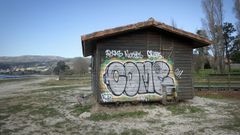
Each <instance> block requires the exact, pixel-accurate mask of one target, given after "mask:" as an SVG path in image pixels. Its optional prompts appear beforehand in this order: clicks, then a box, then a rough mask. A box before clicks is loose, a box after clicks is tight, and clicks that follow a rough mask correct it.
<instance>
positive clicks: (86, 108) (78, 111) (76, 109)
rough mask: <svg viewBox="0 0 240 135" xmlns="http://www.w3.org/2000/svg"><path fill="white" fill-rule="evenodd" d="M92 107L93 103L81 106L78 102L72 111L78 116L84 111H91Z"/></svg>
mask: <svg viewBox="0 0 240 135" xmlns="http://www.w3.org/2000/svg"><path fill="white" fill-rule="evenodd" d="M91 108H92V105H85V106H80V105H79V104H76V105H75V106H74V110H73V111H72V113H73V114H74V115H75V116H78V115H80V114H82V113H84V112H90V110H91Z"/></svg>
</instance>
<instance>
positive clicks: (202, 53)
mask: <svg viewBox="0 0 240 135" xmlns="http://www.w3.org/2000/svg"><path fill="white" fill-rule="evenodd" d="M197 34H198V35H199V36H201V37H204V38H207V33H206V31H205V30H198V31H197ZM208 50H209V47H208V46H206V47H201V48H197V49H196V51H197V54H198V57H199V60H200V62H199V64H200V65H199V66H200V68H201V69H204V65H205V64H206V63H207V61H208V55H209V53H208Z"/></svg>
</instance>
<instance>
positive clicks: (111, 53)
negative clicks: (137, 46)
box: [105, 50, 143, 59]
mask: <svg viewBox="0 0 240 135" xmlns="http://www.w3.org/2000/svg"><path fill="white" fill-rule="evenodd" d="M105 54H106V57H107V58H112V57H117V58H122V57H124V58H129V59H141V58H143V55H142V52H141V51H132V52H130V51H128V50H126V51H121V50H106V51H105Z"/></svg>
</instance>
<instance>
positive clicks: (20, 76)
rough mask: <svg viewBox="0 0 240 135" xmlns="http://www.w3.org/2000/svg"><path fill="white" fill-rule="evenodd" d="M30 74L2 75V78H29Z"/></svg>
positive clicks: (0, 76) (0, 77)
mask: <svg viewBox="0 0 240 135" xmlns="http://www.w3.org/2000/svg"><path fill="white" fill-rule="evenodd" d="M29 77H30V76H26V75H0V79H11V78H13V79H14V78H29Z"/></svg>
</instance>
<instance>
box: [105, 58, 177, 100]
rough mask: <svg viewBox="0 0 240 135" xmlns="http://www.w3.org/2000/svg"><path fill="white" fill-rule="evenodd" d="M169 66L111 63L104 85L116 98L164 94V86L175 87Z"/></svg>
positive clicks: (161, 64) (153, 63)
mask: <svg viewBox="0 0 240 135" xmlns="http://www.w3.org/2000/svg"><path fill="white" fill-rule="evenodd" d="M169 72H170V69H169V66H168V64H167V63H165V62H163V61H155V62H150V61H145V62H136V63H135V62H125V63H120V62H111V63H110V64H109V65H108V66H107V68H106V72H105V74H104V83H105V84H106V85H107V88H108V89H109V90H110V91H111V92H112V94H113V95H115V96H121V95H122V94H126V95H127V96H134V95H136V94H146V93H157V94H160V95H161V94H162V85H171V86H174V80H173V78H171V77H169V76H168V75H169Z"/></svg>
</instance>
